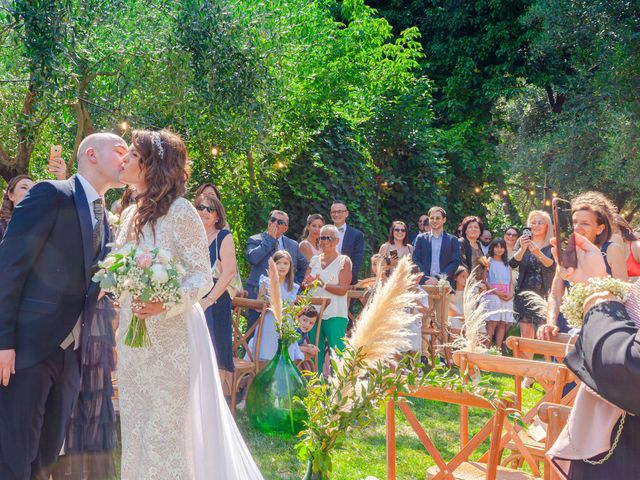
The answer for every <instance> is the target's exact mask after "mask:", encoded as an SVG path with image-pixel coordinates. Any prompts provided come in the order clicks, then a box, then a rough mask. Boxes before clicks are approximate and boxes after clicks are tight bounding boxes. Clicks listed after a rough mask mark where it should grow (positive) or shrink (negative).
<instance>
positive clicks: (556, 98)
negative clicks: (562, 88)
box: [544, 85, 567, 113]
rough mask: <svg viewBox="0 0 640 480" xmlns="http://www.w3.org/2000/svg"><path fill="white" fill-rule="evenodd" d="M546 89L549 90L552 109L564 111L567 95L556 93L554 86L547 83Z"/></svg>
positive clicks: (555, 111)
mask: <svg viewBox="0 0 640 480" xmlns="http://www.w3.org/2000/svg"><path fill="white" fill-rule="evenodd" d="M544 90H545V91H546V92H547V100H548V101H549V106H550V107H551V111H552V112H553V113H562V105H564V102H565V100H566V99H567V97H565V96H564V95H563V94H561V93H559V94H555V93H554V92H553V87H552V86H551V85H547V86H545V87H544Z"/></svg>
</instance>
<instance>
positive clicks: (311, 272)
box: [304, 225, 353, 372]
mask: <svg viewBox="0 0 640 480" xmlns="http://www.w3.org/2000/svg"><path fill="white" fill-rule="evenodd" d="M338 242H339V238H338V229H337V228H336V227H335V225H325V226H324V227H322V230H321V231H320V248H321V250H322V253H321V254H320V255H316V256H315V257H313V258H312V259H311V262H310V263H309V268H308V269H307V274H306V276H305V280H304V282H305V285H306V286H308V287H311V286H312V285H313V284H314V282H318V285H317V286H315V287H313V289H312V291H311V293H312V295H313V296H314V297H327V298H329V299H331V303H330V304H329V305H328V306H327V308H325V310H324V312H323V313H322V326H321V327H320V340H319V342H318V349H319V351H320V354H319V358H318V372H322V367H323V365H324V349H325V346H326V345H328V346H329V348H331V349H335V348H339V349H340V350H342V349H343V348H344V341H343V338H344V336H345V335H346V333H347V322H348V315H349V311H348V310H349V302H348V300H347V291H348V290H349V287H350V285H351V272H352V271H353V267H352V265H351V260H350V259H349V257H348V256H347V255H344V254H340V253H339V252H338ZM316 328H317V326H314V327H313V330H312V331H311V332H310V333H309V336H310V337H311V338H316V337H315V335H316Z"/></svg>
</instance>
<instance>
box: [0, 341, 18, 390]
mask: <svg viewBox="0 0 640 480" xmlns="http://www.w3.org/2000/svg"><path fill="white" fill-rule="evenodd" d="M15 373H16V351H15V350H13V349H11V350H0V376H2V385H4V386H5V387H6V386H7V385H9V378H11V375H12V374H15Z"/></svg>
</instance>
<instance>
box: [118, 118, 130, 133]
mask: <svg viewBox="0 0 640 480" xmlns="http://www.w3.org/2000/svg"><path fill="white" fill-rule="evenodd" d="M127 128H129V124H128V123H127V121H126V120H123V121H122V122H121V123H120V129H121V130H122V131H125V130H126V129H127Z"/></svg>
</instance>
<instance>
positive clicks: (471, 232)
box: [459, 216, 485, 280]
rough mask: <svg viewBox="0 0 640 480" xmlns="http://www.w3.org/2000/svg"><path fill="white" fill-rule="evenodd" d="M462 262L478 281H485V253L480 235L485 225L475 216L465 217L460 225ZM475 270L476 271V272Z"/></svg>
mask: <svg viewBox="0 0 640 480" xmlns="http://www.w3.org/2000/svg"><path fill="white" fill-rule="evenodd" d="M459 229H460V239H459V241H460V261H461V262H462V265H464V266H465V267H467V270H469V272H471V273H474V274H475V276H476V278H477V279H479V280H480V279H484V271H485V268H484V264H483V257H484V255H485V254H484V252H483V250H482V244H481V243H480V234H481V233H482V231H483V230H484V224H483V223H482V220H480V218H478V217H475V216H469V217H465V218H464V220H462V223H461V224H460V228H459ZM474 269H475V271H474Z"/></svg>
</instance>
